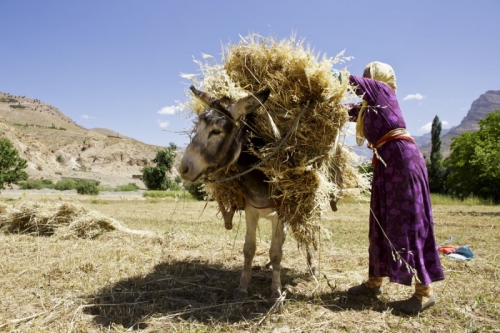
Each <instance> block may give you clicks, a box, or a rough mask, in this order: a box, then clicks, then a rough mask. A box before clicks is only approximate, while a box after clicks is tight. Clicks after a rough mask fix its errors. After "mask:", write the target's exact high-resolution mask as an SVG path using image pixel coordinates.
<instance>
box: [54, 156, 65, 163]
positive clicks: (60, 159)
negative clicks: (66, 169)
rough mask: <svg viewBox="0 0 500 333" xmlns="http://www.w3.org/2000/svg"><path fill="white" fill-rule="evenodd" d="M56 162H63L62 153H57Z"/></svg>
mask: <svg viewBox="0 0 500 333" xmlns="http://www.w3.org/2000/svg"><path fill="white" fill-rule="evenodd" d="M56 162H57V163H59V164H63V163H64V157H62V155H57V156H56Z"/></svg>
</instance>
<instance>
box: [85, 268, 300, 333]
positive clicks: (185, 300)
mask: <svg viewBox="0 0 500 333" xmlns="http://www.w3.org/2000/svg"><path fill="white" fill-rule="evenodd" d="M282 273H284V274H283V275H282V282H283V285H285V284H293V281H291V279H292V278H297V277H300V276H303V277H304V278H306V277H305V276H304V275H303V274H302V275H301V274H296V273H294V272H292V271H290V270H289V269H286V268H283V269H282ZM240 276H241V270H240V269H234V270H231V269H227V268H223V267H222V266H221V265H217V264H212V263H210V264H209V263H206V262H202V261H199V260H189V261H187V260H186V261H170V262H164V263H161V264H158V265H157V266H155V268H154V271H153V272H152V273H150V274H148V275H146V276H136V277H130V278H127V279H124V280H121V281H118V282H116V283H114V284H112V285H109V286H107V287H105V288H103V289H101V290H99V291H97V292H95V293H94V294H92V295H86V296H84V297H85V299H88V300H90V301H89V303H90V304H89V305H90V306H88V307H86V308H85V310H84V311H85V312H86V313H87V314H91V315H92V316H93V320H94V322H95V323H96V324H98V325H101V326H104V327H109V326H110V325H112V324H116V325H122V326H123V327H126V328H130V329H144V328H145V327H146V325H145V324H143V323H141V321H142V320H143V319H144V318H147V317H149V316H151V315H154V316H155V318H158V317H163V318H170V317H180V318H182V319H188V318H195V319H196V320H198V321H200V322H202V323H206V324H213V323H214V322H225V323H238V322H241V321H242V320H252V319H254V318H257V317H259V316H262V314H265V313H267V312H268V311H269V310H270V309H271V308H272V307H273V305H274V302H272V301H269V298H270V296H271V290H270V286H271V272H270V270H265V269H264V268H260V267H258V266H257V267H254V268H253V272H252V282H251V284H250V286H249V290H248V291H249V297H248V298H246V299H245V300H242V301H234V300H233V292H234V290H235V289H236V287H237V286H238V283H239V279H240ZM289 277H290V278H289Z"/></svg>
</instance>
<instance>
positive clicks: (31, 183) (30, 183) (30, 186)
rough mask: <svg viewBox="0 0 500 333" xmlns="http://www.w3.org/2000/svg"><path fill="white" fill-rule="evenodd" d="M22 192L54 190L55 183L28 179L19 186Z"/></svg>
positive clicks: (47, 180) (46, 180)
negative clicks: (44, 189) (43, 189)
mask: <svg viewBox="0 0 500 333" xmlns="http://www.w3.org/2000/svg"><path fill="white" fill-rule="evenodd" d="M19 185H20V186H19V187H20V188H21V189H22V190H41V189H42V188H54V183H53V182H52V181H51V180H49V179H28V180H26V181H24V182H22V183H20V184H19Z"/></svg>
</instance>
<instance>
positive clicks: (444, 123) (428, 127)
mask: <svg viewBox="0 0 500 333" xmlns="http://www.w3.org/2000/svg"><path fill="white" fill-rule="evenodd" d="M441 128H450V123H448V122H447V121H446V120H443V121H442V122H441ZM431 130H432V121H430V122H428V123H427V124H425V125H424V126H422V127H420V128H419V129H418V131H419V132H420V133H430V132H431Z"/></svg>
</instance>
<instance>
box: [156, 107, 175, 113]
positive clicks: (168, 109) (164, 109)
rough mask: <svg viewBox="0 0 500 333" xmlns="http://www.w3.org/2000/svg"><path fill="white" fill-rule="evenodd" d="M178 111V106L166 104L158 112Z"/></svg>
mask: <svg viewBox="0 0 500 333" xmlns="http://www.w3.org/2000/svg"><path fill="white" fill-rule="evenodd" d="M177 111H179V107H177V106H164V107H162V108H161V109H160V111H158V114H175V113H176V112H177Z"/></svg>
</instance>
